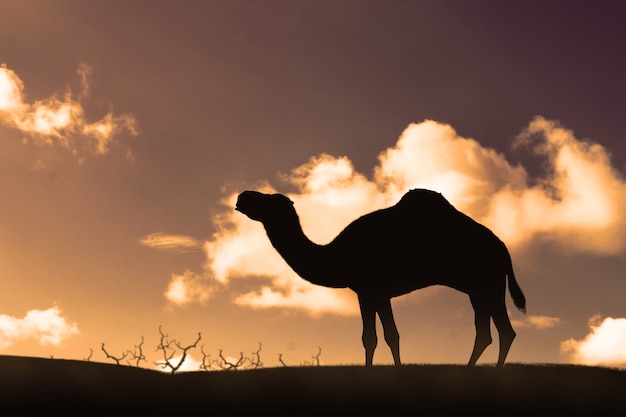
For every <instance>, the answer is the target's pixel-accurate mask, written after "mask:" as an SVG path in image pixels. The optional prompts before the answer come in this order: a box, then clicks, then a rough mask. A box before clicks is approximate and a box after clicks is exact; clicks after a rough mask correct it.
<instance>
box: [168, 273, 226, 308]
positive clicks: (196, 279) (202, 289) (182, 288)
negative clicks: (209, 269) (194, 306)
mask: <svg viewBox="0 0 626 417" xmlns="http://www.w3.org/2000/svg"><path fill="white" fill-rule="evenodd" d="M215 288H216V286H215V284H214V283H213V282H212V281H211V280H209V279H207V278H205V277H203V276H202V275H198V274H196V273H195V272H192V271H189V270H187V271H185V272H184V273H182V274H172V277H171V279H170V282H169V284H168V285H167V289H166V290H165V293H164V295H165V299H166V300H167V301H168V302H169V303H170V306H172V305H175V306H183V305H185V304H190V303H200V304H202V303H205V302H207V301H208V300H209V298H210V297H211V296H212V295H213V293H214V292H215Z"/></svg>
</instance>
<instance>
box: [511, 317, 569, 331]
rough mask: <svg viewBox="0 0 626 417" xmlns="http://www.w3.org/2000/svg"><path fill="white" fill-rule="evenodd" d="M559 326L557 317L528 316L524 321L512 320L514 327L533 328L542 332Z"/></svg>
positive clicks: (559, 322)
mask: <svg viewBox="0 0 626 417" xmlns="http://www.w3.org/2000/svg"><path fill="white" fill-rule="evenodd" d="M559 324H561V319H560V318H558V317H549V316H528V317H526V318H525V319H524V320H514V321H513V325H514V326H515V327H533V328H535V329H539V330H544V329H549V328H551V327H554V326H558V325H559Z"/></svg>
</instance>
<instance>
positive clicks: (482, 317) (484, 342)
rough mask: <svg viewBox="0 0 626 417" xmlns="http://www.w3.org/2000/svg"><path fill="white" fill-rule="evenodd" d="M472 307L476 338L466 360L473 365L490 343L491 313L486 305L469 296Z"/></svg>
mask: <svg viewBox="0 0 626 417" xmlns="http://www.w3.org/2000/svg"><path fill="white" fill-rule="evenodd" d="M470 300H471V301H472V307H474V326H475V327H476V340H475V341H474V350H473V351H472V356H471V357H470V360H469V362H468V365H469V366H474V365H475V364H476V362H477V361H478V358H480V355H482V354H483V352H484V351H485V349H486V348H487V346H489V345H490V344H491V341H492V340H491V315H490V314H489V309H488V308H487V305H486V304H484V303H481V302H477V301H476V300H475V299H473V298H472V297H470Z"/></svg>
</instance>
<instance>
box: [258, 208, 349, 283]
mask: <svg viewBox="0 0 626 417" xmlns="http://www.w3.org/2000/svg"><path fill="white" fill-rule="evenodd" d="M264 226H265V231H266V232H267V236H268V237H269V239H270V242H271V243H272V246H274V248H275V249H276V250H277V251H278V253H279V254H280V256H282V257H283V259H284V260H285V262H287V264H288V265H289V266H290V267H291V269H293V270H294V272H296V273H297V274H298V275H299V276H300V277H301V278H303V279H305V280H306V281H309V282H310V283H312V284H316V285H321V286H324V287H332V288H343V287H346V285H342V284H339V283H338V282H336V281H335V280H334V279H333V278H334V277H335V274H334V273H333V272H332V268H330V267H329V266H330V265H333V262H332V260H331V259H330V258H329V256H330V255H329V251H328V246H327V245H319V244H317V243H315V242H313V241H311V240H310V239H309V238H308V237H307V236H306V235H305V234H304V231H303V230H302V226H301V225H300V221H299V219H298V217H297V215H296V216H295V218H294V219H292V220H291V221H290V222H285V221H284V219H283V221H281V222H278V223H271V224H270V223H265V224H264Z"/></svg>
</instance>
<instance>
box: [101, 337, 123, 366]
mask: <svg viewBox="0 0 626 417" xmlns="http://www.w3.org/2000/svg"><path fill="white" fill-rule="evenodd" d="M102 351H103V352H104V354H105V355H106V356H107V358H108V359H113V360H114V361H115V363H117V364H118V365H119V364H120V361H122V360H124V358H125V357H126V355H128V352H124V354H123V355H122V356H120V357H119V358H116V357H115V356H113V355H111V354H109V352H107V350H106V349H105V348H104V342H103V343H102Z"/></svg>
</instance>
